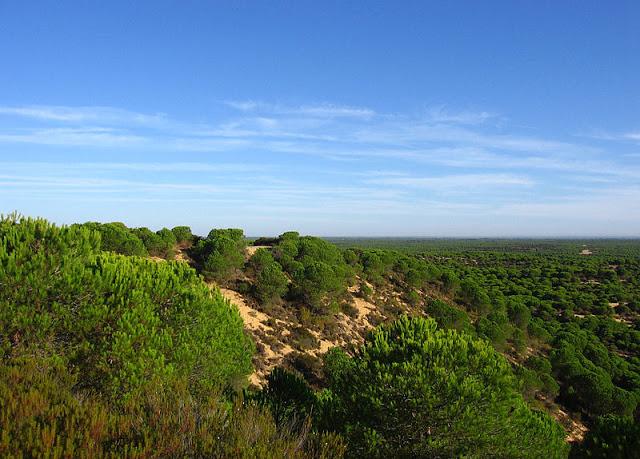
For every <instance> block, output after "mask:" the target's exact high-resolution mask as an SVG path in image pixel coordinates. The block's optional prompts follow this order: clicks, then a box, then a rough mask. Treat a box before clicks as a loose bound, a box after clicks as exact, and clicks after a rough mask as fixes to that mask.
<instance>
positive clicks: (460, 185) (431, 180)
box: [367, 174, 535, 191]
mask: <svg viewBox="0 0 640 459" xmlns="http://www.w3.org/2000/svg"><path fill="white" fill-rule="evenodd" d="M367 182H368V183H376V184H380V185H394V186H406V187H415V188H429V189H434V190H442V189H447V190H450V189H459V190H460V191H470V190H472V189H478V188H487V187H504V186H532V185H533V184H534V183H535V182H534V181H533V180H531V179H530V178H528V177H523V176H516V175H510V174H457V175H440V176H434V177H411V176H404V177H398V176H391V177H384V178H376V179H370V180H368V181H367Z"/></svg>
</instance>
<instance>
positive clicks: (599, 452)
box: [571, 415, 640, 459]
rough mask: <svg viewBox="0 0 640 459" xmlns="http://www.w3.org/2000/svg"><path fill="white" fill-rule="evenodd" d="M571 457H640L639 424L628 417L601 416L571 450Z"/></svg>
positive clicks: (626, 458) (629, 458) (617, 458)
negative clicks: (581, 440) (582, 439)
mask: <svg viewBox="0 0 640 459" xmlns="http://www.w3.org/2000/svg"><path fill="white" fill-rule="evenodd" d="M571 457H572V458H576V459H578V458H579V459H582V458H602V459H605V458H606V459H631V458H638V457H640V424H638V422H637V421H634V419H633V418H631V417H629V416H625V417H619V416H612V415H608V416H603V417H600V418H598V419H597V420H596V423H595V425H594V426H593V428H592V429H591V430H590V431H589V432H587V435H586V436H585V439H584V442H583V443H582V444H576V445H574V447H573V448H572V451H571Z"/></svg>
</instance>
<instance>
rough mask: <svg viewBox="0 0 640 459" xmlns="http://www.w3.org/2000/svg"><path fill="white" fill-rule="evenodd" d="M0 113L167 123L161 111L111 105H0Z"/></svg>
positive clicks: (79, 120) (77, 120)
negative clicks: (138, 109) (144, 110)
mask: <svg viewBox="0 0 640 459" xmlns="http://www.w3.org/2000/svg"><path fill="white" fill-rule="evenodd" d="M0 115H9V116H19V117H24V118H33V119H38V120H45V121H59V122H67V123H107V124H120V123H130V124H131V123H132V124H136V125H143V126H155V127H162V126H164V125H166V123H167V117H166V115H165V114H163V113H156V114H145V113H137V112H132V111H128V110H122V109H119V108H113V107H68V106H50V105H49V106H47V105H27V106H15V107H10V106H0Z"/></svg>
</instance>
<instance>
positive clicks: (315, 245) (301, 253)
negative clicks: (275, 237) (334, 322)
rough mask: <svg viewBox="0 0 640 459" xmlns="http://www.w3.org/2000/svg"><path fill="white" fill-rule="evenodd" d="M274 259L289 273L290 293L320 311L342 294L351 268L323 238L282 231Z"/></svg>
mask: <svg viewBox="0 0 640 459" xmlns="http://www.w3.org/2000/svg"><path fill="white" fill-rule="evenodd" d="M273 254H274V256H275V258H276V260H277V261H278V262H279V263H280V264H281V265H282V267H283V268H284V269H285V271H286V272H287V273H288V274H289V275H290V276H291V279H292V281H293V285H292V286H291V293H292V294H293V296H295V297H296V298H298V299H300V300H301V301H303V302H305V303H306V304H308V305H310V306H312V307H313V308H314V309H315V310H317V311H319V312H321V313H327V312H328V311H329V310H330V305H331V303H332V302H334V301H335V300H337V299H339V298H340V297H341V296H342V295H344V294H345V292H346V289H347V286H348V284H349V283H350V279H351V276H352V271H351V269H350V268H349V266H348V265H347V264H346V263H345V261H344V257H343V256H342V252H340V250H339V249H337V248H336V247H335V246H334V245H332V244H329V243H327V242H326V241H324V240H322V239H319V238H315V237H310V236H305V237H299V235H298V233H293V232H290V233H284V234H283V235H281V236H280V238H279V242H278V244H277V245H276V246H275V247H274V249H273Z"/></svg>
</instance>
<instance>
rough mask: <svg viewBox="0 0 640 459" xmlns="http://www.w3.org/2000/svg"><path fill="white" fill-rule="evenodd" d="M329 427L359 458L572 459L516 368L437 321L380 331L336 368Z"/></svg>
mask: <svg viewBox="0 0 640 459" xmlns="http://www.w3.org/2000/svg"><path fill="white" fill-rule="evenodd" d="M335 360H336V361H335V362H333V366H334V367H337V368H338V374H337V375H330V376H329V378H330V381H331V385H330V393H329V394H327V395H325V396H324V397H323V400H324V402H323V403H324V404H325V407H324V408H323V409H322V411H323V413H325V424H324V425H325V426H326V427H327V428H334V429H338V430H339V431H340V432H343V433H344V434H345V435H346V436H347V439H348V444H349V455H350V456H352V457H461V456H473V457H527V458H528V457H542V456H546V457H566V455H567V449H568V445H567V444H566V443H565V441H564V431H563V430H562V428H561V427H560V426H559V425H558V424H557V423H555V421H553V420H552V419H551V418H550V417H549V416H547V415H546V414H542V413H539V412H535V411H532V410H530V409H529V408H528V406H527V405H526V403H525V402H524V400H523V399H522V396H521V395H520V394H519V390H518V384H517V381H516V379H515V377H514V376H513V374H512V372H511V369H510V366H509V363H508V362H507V361H506V360H505V359H504V357H502V356H500V355H499V354H497V353H496V352H495V351H494V350H493V348H492V347H491V346H489V345H488V344H487V343H485V342H483V341H481V340H477V339H475V338H472V337H471V336H470V335H467V334H465V333H457V332H455V331H452V330H439V329H437V327H436V322H435V321H434V320H432V319H420V318H417V319H409V318H407V317H403V318H401V319H400V320H398V321H396V322H394V323H392V324H390V325H386V326H382V327H379V328H378V329H376V330H375V331H373V332H372V333H371V334H370V336H369V337H368V338H367V341H366V343H365V345H364V347H363V348H362V349H361V350H360V352H359V353H357V354H356V355H355V357H354V358H353V360H352V363H350V364H345V363H337V362H344V358H337V359H335Z"/></svg>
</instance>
